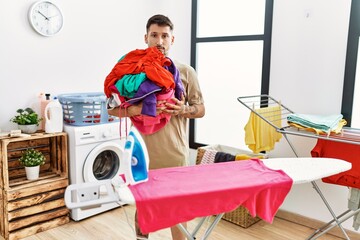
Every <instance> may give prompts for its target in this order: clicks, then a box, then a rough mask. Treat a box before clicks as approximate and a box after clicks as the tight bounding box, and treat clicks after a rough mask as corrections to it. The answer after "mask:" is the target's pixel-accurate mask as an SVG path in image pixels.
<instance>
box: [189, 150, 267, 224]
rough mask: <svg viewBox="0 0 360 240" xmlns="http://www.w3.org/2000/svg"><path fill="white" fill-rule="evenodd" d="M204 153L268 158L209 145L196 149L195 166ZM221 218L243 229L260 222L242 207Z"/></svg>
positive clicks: (263, 155) (264, 155)
mask: <svg viewBox="0 0 360 240" xmlns="http://www.w3.org/2000/svg"><path fill="white" fill-rule="evenodd" d="M206 151H208V153H209V152H210V151H211V152H212V153H214V152H223V153H229V154H231V155H238V156H240V155H241V156H242V157H244V156H245V157H246V156H247V157H248V158H268V157H267V155H266V154H262V153H259V154H254V153H252V152H250V151H246V150H241V149H237V148H233V147H229V146H224V145H210V146H205V147H199V148H198V149H197V155H196V164H201V162H202V160H203V157H204V155H207V154H205V153H206ZM205 157H207V156H205ZM222 218H223V219H225V220H227V221H229V222H232V223H235V224H237V225H239V226H241V227H243V228H248V227H250V226H251V225H253V224H254V223H257V222H258V221H260V220H261V219H260V218H259V217H252V216H251V214H250V213H249V211H248V210H247V209H246V208H245V207H243V206H240V207H238V208H237V209H235V210H234V211H231V212H227V213H225V214H224V215H223V217H222Z"/></svg>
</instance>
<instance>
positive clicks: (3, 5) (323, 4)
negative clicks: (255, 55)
mask: <svg viewBox="0 0 360 240" xmlns="http://www.w3.org/2000/svg"><path fill="white" fill-rule="evenodd" d="M33 2H34V1H27V0H16V1H10V0H1V1H0V16H1V19H2V21H0V30H1V43H0V53H1V55H0V84H1V85H0V101H1V104H0V114H1V115H0V116H1V117H0V128H1V129H2V130H10V129H15V128H16V126H15V125H14V124H12V123H10V122H9V119H10V118H11V117H12V116H13V115H14V113H15V111H16V109H18V108H20V107H26V106H34V107H36V108H37V107H38V106H37V103H38V99H37V96H38V94H39V93H40V92H50V93H51V94H53V95H56V94H60V93H68V92H95V91H102V90H103V81H104V79H105V77H106V75H107V74H108V72H109V71H110V70H111V68H112V67H113V65H114V64H115V62H116V61H117V60H118V58H119V57H120V56H121V55H123V54H124V53H126V52H128V51H130V50H133V49H135V48H145V47H146V46H145V44H144V41H143V35H144V33H145V24H146V20H147V19H148V18H149V17H150V16H151V15H153V14H156V13H162V14H165V15H168V16H169V17H170V18H171V19H172V20H173V22H174V24H175V36H176V40H175V44H174V46H173V49H172V57H174V58H177V59H178V60H180V61H183V62H186V63H189V62H190V21H191V1H190V0H176V1H167V0H152V1H147V0H131V1H124V0H103V1H97V2H96V1H87V0H77V1H60V0H57V1H56V2H57V3H58V4H59V6H60V7H61V9H62V10H63V12H64V16H65V25H64V29H63V30H62V32H61V33H60V34H59V35H58V36H55V37H51V38H46V37H42V36H40V35H38V34H37V33H35V31H33V30H32V28H31V27H30V25H29V23H28V20H27V11H28V9H29V7H30V6H31V4H32V3H33ZM274 2H275V3H274V22H273V38H272V59H271V76H270V77H271V83H270V94H271V95H272V96H273V97H275V98H276V99H280V100H281V101H282V103H283V104H285V105H286V106H287V107H289V108H290V109H293V110H294V111H296V112H306V113H324V114H326V113H333V112H336V113H338V112H340V107H341V94H342V84H343V75H344V63H345V53H346V41H347V30H348V29H347V28H348V20H349V10H350V0H292V1H289V0H275V1H274ZM307 16H308V17H307ZM291 139H292V141H293V143H294V145H295V147H296V148H297V150H298V152H299V153H300V155H301V156H309V152H310V150H311V148H312V147H313V146H314V144H315V141H314V140H313V139H304V138H300V137H292V138H291ZM193 153H194V152H193ZM270 155H271V156H274V157H286V156H291V157H292V156H293V154H292V152H291V150H290V148H289V146H288V145H287V144H286V142H284V140H282V141H281V142H280V143H279V144H277V145H276V148H275V150H274V151H272V152H271V153H270ZM318 184H319V185H320V187H321V188H322V189H323V190H324V193H325V195H326V197H327V199H328V200H329V201H330V204H331V205H332V206H334V209H335V210H336V212H340V211H342V210H344V208H345V207H346V197H347V191H346V188H344V187H339V186H335V185H330V184H322V183H321V182H318ZM282 209H284V210H288V211H292V212H296V213H299V214H302V215H305V216H308V217H312V218H315V219H319V220H322V221H328V220H329V219H330V216H329V214H328V212H327V210H326V209H325V207H324V205H323V203H322V202H321V200H320V198H319V196H318V195H317V194H316V193H315V191H314V190H313V189H312V187H311V185H310V184H303V185H298V186H294V187H293V189H292V191H291V193H290V194H289V196H288V197H287V199H286V201H285V203H284V205H283V206H282ZM345 226H346V227H347V228H348V229H352V228H351V221H347V222H346V223H345Z"/></svg>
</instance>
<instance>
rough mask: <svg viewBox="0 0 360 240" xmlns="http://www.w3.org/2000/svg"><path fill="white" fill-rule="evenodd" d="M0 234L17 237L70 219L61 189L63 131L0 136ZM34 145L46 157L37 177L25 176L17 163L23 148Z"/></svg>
mask: <svg viewBox="0 0 360 240" xmlns="http://www.w3.org/2000/svg"><path fill="white" fill-rule="evenodd" d="M0 147H1V148H0V149H1V154H0V167H1V169H0V187H1V190H0V216H1V218H0V235H1V236H3V237H4V238H5V239H11V240H12V239H20V238H23V237H26V236H29V235H32V234H35V233H37V232H41V231H44V230H47V229H50V228H53V227H56V226H59V225H62V224H65V223H68V222H69V210H68V209H67V208H66V206H65V202H64V192H65V188H66V187H67V186H68V165H67V164H68V151H67V134H66V133H54V134H45V133H36V134H33V135H31V137H29V138H6V139H1V140H0ZM28 148H35V149H37V150H39V151H41V152H42V153H43V154H44V155H45V157H46V163H45V164H44V165H42V166H41V168H40V177H39V179H37V180H32V181H29V180H27V179H26V174H25V169H24V167H23V166H21V165H20V164H19V161H18V159H19V158H20V156H21V154H22V152H23V151H25V150H26V149H28Z"/></svg>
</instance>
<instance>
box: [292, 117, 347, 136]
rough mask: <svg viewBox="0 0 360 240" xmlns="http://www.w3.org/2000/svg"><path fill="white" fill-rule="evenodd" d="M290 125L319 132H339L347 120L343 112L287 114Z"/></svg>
mask: <svg viewBox="0 0 360 240" xmlns="http://www.w3.org/2000/svg"><path fill="white" fill-rule="evenodd" d="M287 121H288V123H289V125H291V126H295V127H302V128H305V129H306V130H313V131H315V132H316V133H317V134H320V133H326V134H330V133H331V132H335V133H339V132H340V131H341V129H342V127H343V126H344V125H346V121H345V120H344V119H343V115H342V114H334V115H314V114H295V113H294V114H289V115H288V116H287Z"/></svg>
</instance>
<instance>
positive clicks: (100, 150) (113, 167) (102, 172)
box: [83, 142, 124, 182]
mask: <svg viewBox="0 0 360 240" xmlns="http://www.w3.org/2000/svg"><path fill="white" fill-rule="evenodd" d="M123 152H124V150H123V146H122V145H121V144H120V142H119V143H116V142H104V143H101V144H99V145H97V146H96V147H95V148H93V149H92V150H91V152H90V153H89V155H88V156H87V157H86V160H85V163H84V167H83V177H84V181H85V182H95V181H98V180H105V179H111V178H113V177H114V176H116V175H118V174H121V173H122V170H121V162H120V161H121V158H122V155H123Z"/></svg>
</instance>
